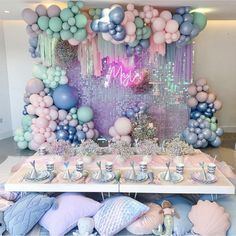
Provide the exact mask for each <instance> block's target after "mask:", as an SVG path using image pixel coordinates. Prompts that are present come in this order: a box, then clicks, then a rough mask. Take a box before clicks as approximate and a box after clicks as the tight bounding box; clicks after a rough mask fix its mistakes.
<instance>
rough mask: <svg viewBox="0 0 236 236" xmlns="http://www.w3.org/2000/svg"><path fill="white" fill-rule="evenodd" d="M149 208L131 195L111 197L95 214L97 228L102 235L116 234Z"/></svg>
mask: <svg viewBox="0 0 236 236" xmlns="http://www.w3.org/2000/svg"><path fill="white" fill-rule="evenodd" d="M148 210H149V207H147V206H146V205H144V204H142V203H140V202H138V201H136V200H134V199H132V198H130V197H124V196H120V197H111V198H109V199H107V200H106V201H105V202H104V205H103V206H102V207H101V208H100V210H99V211H98V212H97V214H96V215H95V216H94V220H95V228H96V230H97V231H98V233H99V234H100V235H106V236H108V235H115V234H116V233H118V232H120V231H121V230H122V229H124V228H125V227H127V226H128V225H129V224H131V223H132V222H133V221H135V220H136V219H137V218H138V217H140V216H141V215H143V214H144V213H146V212H147V211H148Z"/></svg>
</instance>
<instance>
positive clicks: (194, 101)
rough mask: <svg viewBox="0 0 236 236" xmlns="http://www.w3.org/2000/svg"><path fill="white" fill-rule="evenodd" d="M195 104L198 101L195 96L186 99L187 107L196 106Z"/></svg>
mask: <svg viewBox="0 0 236 236" xmlns="http://www.w3.org/2000/svg"><path fill="white" fill-rule="evenodd" d="M197 104H198V101H197V99H196V98H194V97H191V98H189V99H188V106H189V107H196V106H197Z"/></svg>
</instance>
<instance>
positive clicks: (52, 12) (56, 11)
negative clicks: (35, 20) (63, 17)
mask: <svg viewBox="0 0 236 236" xmlns="http://www.w3.org/2000/svg"><path fill="white" fill-rule="evenodd" d="M60 12H61V9H60V7H58V6H57V5H51V6H50V7H49V8H48V10H47V13H48V16H49V17H56V16H59V15H60Z"/></svg>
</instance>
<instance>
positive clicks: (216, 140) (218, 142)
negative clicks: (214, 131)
mask: <svg viewBox="0 0 236 236" xmlns="http://www.w3.org/2000/svg"><path fill="white" fill-rule="evenodd" d="M211 145H212V146H213V147H219V146H220V145H221V140H220V138H219V137H218V136H216V138H215V140H214V141H212V142H211Z"/></svg>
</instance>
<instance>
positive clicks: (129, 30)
mask: <svg viewBox="0 0 236 236" xmlns="http://www.w3.org/2000/svg"><path fill="white" fill-rule="evenodd" d="M125 29H126V33H127V34H128V35H134V34H135V32H136V26H135V24H134V23H133V22H131V21H129V22H127V24H126V25H125Z"/></svg>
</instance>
